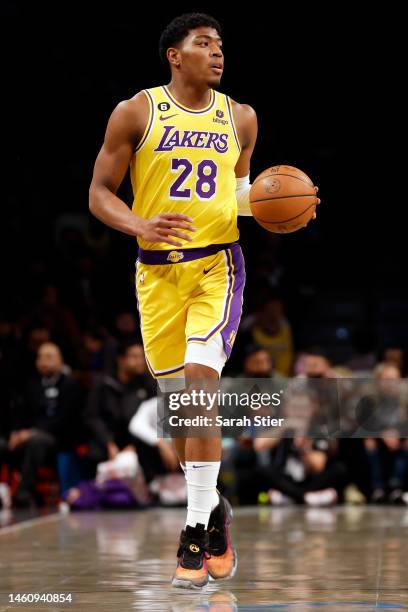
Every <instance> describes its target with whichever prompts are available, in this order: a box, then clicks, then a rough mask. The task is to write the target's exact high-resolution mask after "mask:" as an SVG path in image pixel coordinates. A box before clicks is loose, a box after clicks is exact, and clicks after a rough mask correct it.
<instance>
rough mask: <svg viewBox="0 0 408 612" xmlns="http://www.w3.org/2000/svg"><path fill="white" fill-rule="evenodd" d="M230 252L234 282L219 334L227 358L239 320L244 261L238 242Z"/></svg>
mask: <svg viewBox="0 0 408 612" xmlns="http://www.w3.org/2000/svg"><path fill="white" fill-rule="evenodd" d="M231 254H232V263H233V265H234V276H235V282H234V287H233V295H232V300H231V306H230V310H229V315H228V322H227V324H226V326H225V327H224V329H222V330H221V336H222V339H223V342H224V351H225V354H226V355H227V357H228V358H229V356H230V355H231V350H232V345H233V343H234V339H235V336H236V334H237V332H238V327H239V322H240V320H241V314H242V300H243V295H244V287H245V261H244V256H243V255H242V251H241V247H240V246H239V244H233V245H232V246H231Z"/></svg>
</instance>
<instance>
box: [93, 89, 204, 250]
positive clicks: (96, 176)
mask: <svg viewBox="0 0 408 612" xmlns="http://www.w3.org/2000/svg"><path fill="white" fill-rule="evenodd" d="M148 114H149V108H148V102H147V99H146V96H145V94H144V93H143V92H140V93H138V94H137V95H136V96H135V97H134V98H132V99H131V100H125V101H124V102H121V103H120V104H119V105H118V106H117V107H116V108H115V110H114V111H113V113H112V115H111V117H110V119H109V122H108V126H107V129H106V134H105V140H104V143H103V145H102V148H101V150H100V152H99V155H98V157H97V159H96V162H95V167H94V173H93V178H92V183H91V186H90V189H89V209H90V211H91V212H92V214H93V215H95V217H97V218H98V219H99V220H100V221H102V222H103V223H105V224H106V225H109V226H110V227H113V228H114V229H117V230H120V231H121V232H124V233H125V234H129V235H130V236H140V237H141V238H143V240H146V241H148V242H166V243H168V244H171V245H174V246H181V243H180V242H178V241H177V240H175V238H182V239H184V240H188V241H191V237H190V236H189V235H188V234H187V233H184V232H182V231H179V230H182V229H185V230H190V231H194V228H193V227H192V226H191V225H190V223H191V222H192V219H191V218H190V217H187V216H186V215H181V214H177V213H165V212H163V213H161V214H159V215H157V216H156V217H154V218H153V219H144V218H142V217H140V216H138V215H136V214H134V213H133V212H132V211H131V210H130V209H129V207H128V206H127V204H126V203H125V202H123V200H121V199H120V198H118V197H117V195H116V192H117V190H118V188H119V186H120V184H121V183H122V181H123V179H124V177H125V174H126V172H127V169H128V167H129V163H130V161H131V159H132V156H133V152H134V149H135V147H136V146H137V144H138V142H139V141H140V139H141V137H142V135H143V133H144V130H145V127H146V125H147V121H148Z"/></svg>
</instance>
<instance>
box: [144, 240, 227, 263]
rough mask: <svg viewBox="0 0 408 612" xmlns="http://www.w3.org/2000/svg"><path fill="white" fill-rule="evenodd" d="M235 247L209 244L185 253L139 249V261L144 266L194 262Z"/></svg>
mask: <svg viewBox="0 0 408 612" xmlns="http://www.w3.org/2000/svg"><path fill="white" fill-rule="evenodd" d="M235 245H236V246H238V245H237V244H236V243H232V244H231V243H228V244H209V245H208V246H206V247H197V248H193V249H185V250H184V251H182V250H181V249H174V250H172V251H160V250H155V251H154V250H153V251H149V250H145V249H141V248H139V255H138V259H139V261H140V262H141V263H143V264H151V265H156V266H163V265H165V264H176V263H184V262H185V261H193V260H194V259H201V258H202V257H208V256H209V255H215V253H218V251H223V250H224V249H229V248H232V247H233V246H235Z"/></svg>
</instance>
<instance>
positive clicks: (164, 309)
mask: <svg viewBox="0 0 408 612" xmlns="http://www.w3.org/2000/svg"><path fill="white" fill-rule="evenodd" d="M244 285H245V265H244V258H243V256H242V251H241V247H240V246H239V244H238V243H232V244H224V245H222V244H216V245H215V244H214V245H210V246H207V247H203V248H194V249H185V250H184V251H182V250H173V251H148V250H144V249H139V257H138V260H137V262H136V296H137V301H138V308H139V314H140V324H141V330H142V337H143V344H144V349H145V354H146V360H147V364H148V367H149V370H150V372H151V374H152V375H153V376H154V377H155V378H161V377H168V376H182V375H183V370H184V356H185V352H186V347H187V343H188V342H197V343H202V344H206V343H207V342H208V341H209V340H211V338H213V337H214V336H215V335H216V334H218V333H220V334H221V337H222V340H223V345H224V351H225V354H226V356H227V357H229V356H230V354H231V349H232V345H233V343H234V339H235V335H236V333H237V329H238V326H239V322H240V318H241V312H242V297H243V291H244Z"/></svg>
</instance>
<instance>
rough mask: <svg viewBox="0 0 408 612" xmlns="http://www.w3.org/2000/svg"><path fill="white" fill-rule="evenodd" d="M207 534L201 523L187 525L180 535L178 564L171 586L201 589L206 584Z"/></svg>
mask: <svg viewBox="0 0 408 612" xmlns="http://www.w3.org/2000/svg"><path fill="white" fill-rule="evenodd" d="M208 544H209V539H208V532H207V531H206V530H205V529H204V525H203V524H202V523H197V525H196V526H195V527H190V525H187V526H186V528H185V530H184V529H183V531H182V532H181V534H180V546H179V549H178V551H177V557H178V564H177V569H176V572H175V574H174V576H173V581H172V585H173V586H175V587H180V588H182V589H191V588H193V589H201V588H202V587H203V586H205V585H206V584H207V582H208V571H207V559H208V557H209V554H208Z"/></svg>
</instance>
